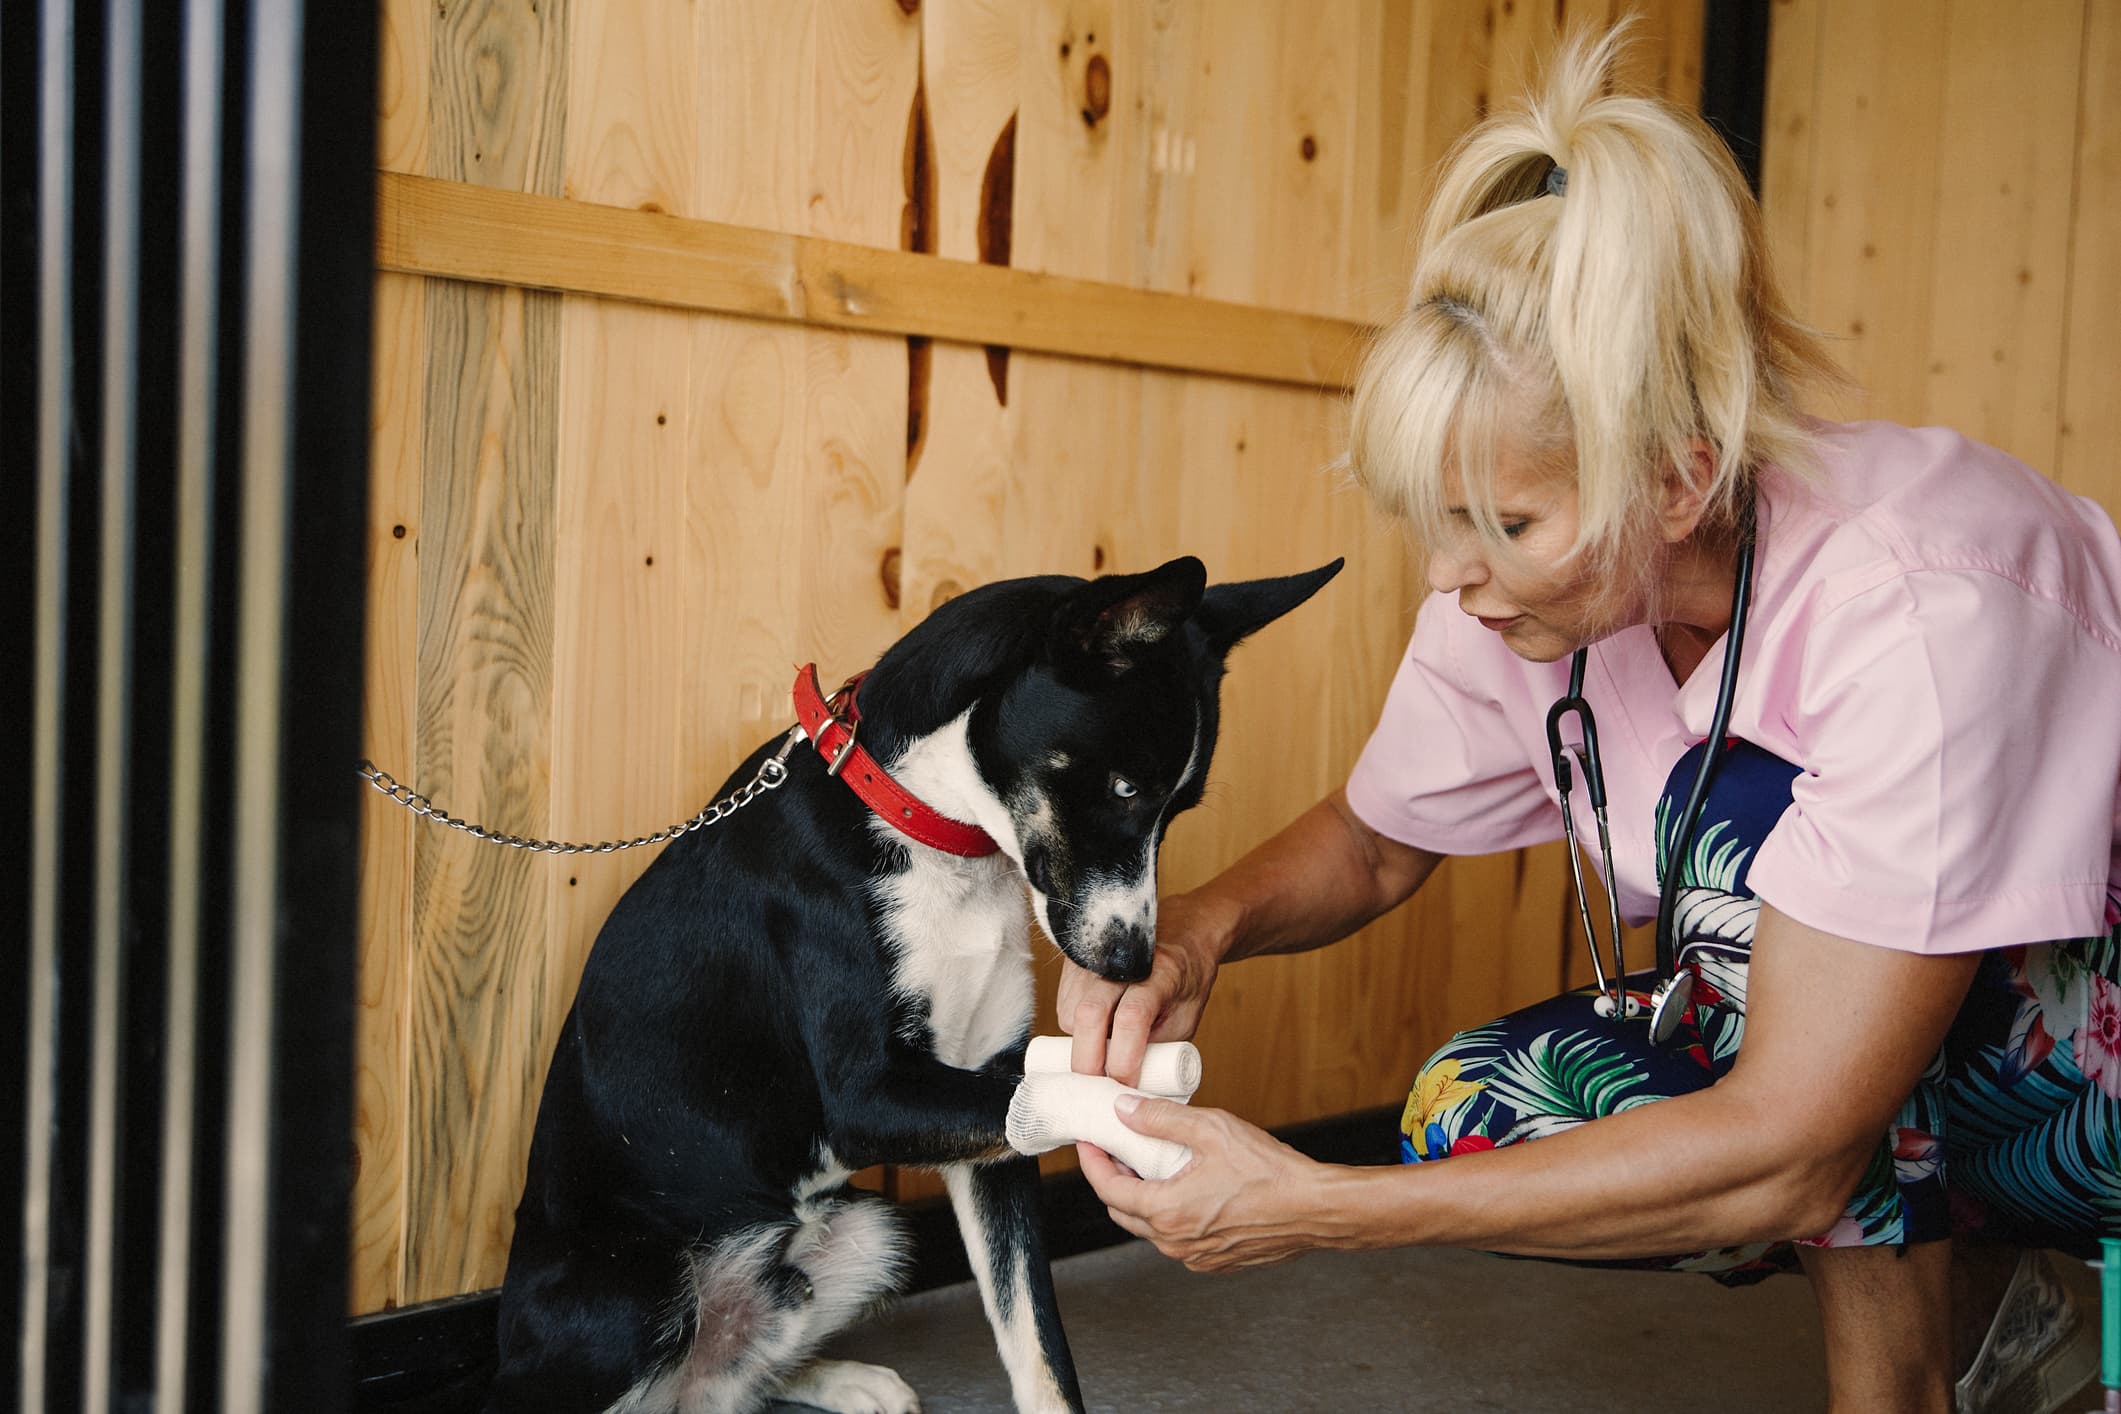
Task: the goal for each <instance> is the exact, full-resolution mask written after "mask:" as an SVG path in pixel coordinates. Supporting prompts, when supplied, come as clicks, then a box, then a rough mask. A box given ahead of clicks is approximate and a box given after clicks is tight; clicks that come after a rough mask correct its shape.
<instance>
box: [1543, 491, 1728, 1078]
mask: <svg viewBox="0 0 2121 1414" xmlns="http://www.w3.org/2000/svg"><path fill="white" fill-rule="evenodd" d="M1752 598H1753V532H1752V526H1751V525H1750V524H1748V525H1747V526H1745V528H1744V530H1743V532H1742V539H1741V540H1740V543H1739V549H1738V582H1737V583H1736V584H1735V585H1733V586H1732V588H1731V626H1730V628H1729V630H1728V631H1727V633H1726V634H1725V643H1724V650H1723V678H1722V681H1721V682H1720V683H1718V685H1717V688H1716V710H1715V712H1714V714H1713V716H1712V719H1711V721H1710V724H1709V735H1708V741H1709V745H1708V747H1707V748H1706V749H1705V750H1703V752H1702V753H1701V765H1700V767H1699V768H1698V769H1696V771H1695V772H1694V785H1693V788H1692V789H1691V790H1689V791H1688V792H1687V801H1686V809H1685V811H1684V812H1682V813H1681V815H1680V817H1679V819H1680V826H1679V835H1678V839H1677V841H1676V847H1675V848H1674V849H1673V850H1672V851H1671V852H1670V853H1668V854H1667V855H1666V857H1665V869H1664V879H1663V880H1662V882H1661V884H1660V887H1659V889H1658V894H1657V935H1656V936H1657V985H1656V986H1655V988H1654V989H1652V991H1651V992H1650V1005H1649V1016H1650V1040H1651V1042H1652V1043H1654V1044H1656V1045H1660V1046H1661V1045H1663V1044H1664V1043H1665V1042H1666V1041H1668V1040H1670V1039H1671V1036H1672V1033H1673V1032H1674V1031H1676V1030H1678V1029H1679V1021H1680V1018H1681V1017H1683V1016H1685V1015H1686V1009H1687V1004H1688V1003H1689V1002H1691V1001H1692V1000H1693V998H1694V974H1693V973H1692V972H1682V971H1680V970H1679V960H1678V949H1677V944H1676V939H1675V938H1674V937H1673V931H1674V929H1673V914H1674V913H1675V912H1676V911H1677V909H1678V904H1679V876H1680V873H1681V864H1682V862H1683V861H1684V860H1685V859H1686V857H1687V855H1688V854H1689V853H1690V852H1691V851H1692V850H1693V847H1694V831H1695V830H1696V829H1697V828H1698V827H1699V826H1700V824H1701V812H1702V808H1703V806H1704V805H1705V804H1706V803H1707V800H1708V794H1709V783H1710V781H1711V780H1712V779H1713V778H1714V776H1715V774H1716V767H1717V765H1718V763H1719V762H1720V761H1721V759H1722V757H1723V752H1722V751H1721V750H1719V749H1718V747H1717V743H1720V742H1721V741H1722V740H1723V734H1724V732H1725V730H1726V729H1727V728H1728V727H1729V726H1730V722H1731V698H1732V695H1733V693H1734V692H1735V690H1736V688H1737V686H1738V655H1739V652H1740V651H1741V650H1742V649H1743V648H1744V647H1745V615H1746V610H1747V608H1749V607H1750V606H1751V604H1752ZM1589 661H1590V650H1589V649H1587V648H1579V649H1577V650H1576V656H1575V657H1574V658H1573V659H1571V660H1570V663H1569V690H1568V694H1567V695H1566V696H1564V697H1562V698H1561V699H1560V700H1559V701H1557V702H1555V704H1554V705H1553V706H1552V707H1550V708H1548V709H1547V747H1548V749H1549V750H1551V751H1552V752H1553V753H1554V784H1555V786H1556V788H1557V789H1558V790H1559V792H1560V794H1561V824H1562V829H1563V831H1564V832H1565V833H1566V834H1567V836H1568V842H1569V874H1570V876H1571V877H1572V878H1573V879H1574V880H1575V883H1576V911H1577V914H1578V915H1579V916H1580V917H1581V918H1582V919H1583V936H1584V941H1585V943H1587V944H1588V945H1589V947H1590V949H1591V970H1592V971H1593V972H1595V973H1596V974H1597V977H1598V999H1597V1001H1596V1002H1595V1003H1593V1005H1594V1007H1595V1008H1596V1010H1597V1012H1598V1014H1599V1015H1600V1016H1607V1017H1620V1018H1633V1017H1636V1016H1640V1015H1641V1014H1642V1010H1643V1008H1642V1003H1641V1002H1639V1001H1637V1000H1635V999H1634V998H1633V997H1630V996H1629V995H1628V994H1627V975H1628V968H1627V958H1626V955H1625V953H1624V952H1623V951H1622V948H1621V941H1620V904H1619V902H1618V891H1617V890H1616V889H1615V888H1614V884H1613V837H1612V833H1611V831H1610V830H1609V829H1608V828H1607V825H1606V810H1605V769H1604V767H1603V766H1602V765H1601V764H1600V762H1599V758H1598V722H1597V720H1596V719H1595V718H1594V717H1592V715H1591V704H1590V703H1589V702H1586V701H1585V700H1584V696H1583V674H1584V668H1585V666H1586V665H1587V664H1588V662H1589ZM1571 713H1573V714H1574V715H1575V717H1576V720H1577V722H1578V724H1579V725H1580V726H1581V727H1582V729H1583V744H1582V745H1581V746H1580V747H1567V746H1564V745H1562V741H1561V722H1562V718H1564V717H1567V716H1569V715H1570V714H1571ZM1572 754H1573V755H1574V756H1575V757H1576V758H1577V760H1578V762H1579V763H1580V764H1581V766H1582V769H1583V783H1584V789H1585V790H1587V791H1589V792H1590V795H1591V813H1592V815H1594V816H1595V817H1596V818H1597V820H1598V858H1599V873H1600V877H1601V878H1602V879H1603V880H1604V882H1605V886H1606V894H1605V898H1606V924H1607V928H1608V930H1609V934H1610V936H1611V938H1612V945H1613V976H1612V979H1611V982H1610V992H1609V991H1608V985H1609V984H1608V981H1607V978H1606V972H1605V966H1604V964H1603V962H1602V961H1601V960H1600V959H1599V956H1598V934H1597V931H1596V930H1595V929H1594V928H1592V926H1591V904H1590V899H1589V897H1588V896H1587V895H1586V894H1585V893H1584V888H1583V854H1582V851H1581V850H1580V849H1578V848H1577V845H1576V817H1575V815H1574V814H1573V813H1572V812H1571V811H1570V809H1569V791H1570V789H1571V787H1572V786H1573V785H1574V783H1575V782H1574V777H1575V769H1574V767H1572V765H1571V764H1570V760H1569V758H1570V756H1571V755H1572Z"/></svg>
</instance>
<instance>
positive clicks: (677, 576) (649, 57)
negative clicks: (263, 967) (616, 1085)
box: [494, 0, 713, 1172]
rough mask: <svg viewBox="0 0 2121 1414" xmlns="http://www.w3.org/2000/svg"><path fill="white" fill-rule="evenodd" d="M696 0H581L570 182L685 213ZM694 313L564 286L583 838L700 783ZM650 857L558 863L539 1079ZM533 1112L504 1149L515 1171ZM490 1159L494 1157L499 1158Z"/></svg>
mask: <svg viewBox="0 0 2121 1414" xmlns="http://www.w3.org/2000/svg"><path fill="white" fill-rule="evenodd" d="M692 25H693V11H692V8H691V7H690V6H689V5H687V4H686V3H684V0H639V2H638V3H634V4H630V5H626V6H591V7H584V8H582V9H580V10H578V11H577V12H576V14H575V16H574V27H573V30H572V32H571V34H570V36H569V43H568V61H569V72H568V115H567V141H566V144H565V159H564V165H563V171H562V185H563V187H564V189H565V190H567V191H569V192H570V193H573V194H574V195H575V196H576V197H578V198H580V199H584V200H594V201H606V202H611V203H613V204H615V205H624V206H630V207H635V208H638V209H643V210H665V211H683V210H688V209H691V207H692V205H693V202H694V195H693V191H694V185H695V183H696V181H697V177H698V171H699V160H698V154H697V150H696V144H697V141H698V126H699V125H698V122H697V117H696V94H697V90H696V87H695V85H694V83H693V72H692V47H691V43H690V41H691V37H692ZM691 344H692V328H691V321H690V320H689V319H687V318H686V317H685V316H683V315H681V314H679V313H677V312H676V311H673V310H668V309H660V308H655V307H652V306H645V305H638V304H628V303H621V302H616V301H611V300H599V299H587V298H577V297H569V298H566V299H564V300H562V302H561V308H560V363H561V373H560V379H559V387H558V390H557V392H558V396H559V399H560V407H559V432H558V437H559V445H558V453H557V455H558V462H557V469H556V473H555V480H556V487H555V496H556V507H555V514H554V525H555V536H554V547H553V551H554V567H555V575H556V578H555V584H554V596H553V597H554V608H555V622H554V630H553V657H554V661H555V662H556V663H562V664H567V665H569V669H568V671H566V672H563V673H559V674H556V676H555V678H554V683H553V735H552V806H551V813H552V818H553V819H554V820H555V821H564V822H565V823H566V828H567V829H568V830H569V831H578V832H580V833H581V834H582V835H585V836H587V837H589V838H592V839H599V840H601V839H625V838H631V837H634V836H637V835H640V834H643V833H646V832H648V831H650V830H654V829H659V828H661V827H662V826H663V825H666V824H669V823H671V822H673V821H676V820H680V819H684V818H686V817H688V816H690V815H691V814H693V813H694V812H695V811H697V810H698V809H699V808H700V807H701V805H703V804H704V803H705V802H706V800H707V799H708V798H709V796H708V792H709V790H710V788H711V787H712V785H713V782H712V781H711V780H699V779H686V778H684V777H682V776H680V775H679V774H677V773H676V772H674V771H672V770H671V759H672V756H673V754H674V753H675V751H676V748H677V744H678V735H679V727H678V720H677V718H678V713H679V712H680V711H681V710H682V706H683V701H684V699H683V696H682V692H681V687H680V683H679V669H680V664H681V663H682V662H683V661H684V652H683V649H684V643H685V638H686V634H687V631H688V630H689V629H690V628H691V626H692V623H693V620H694V618H695V616H696V614H697V612H698V609H697V606H696V605H695V604H694V602H693V601H691V600H690V599H688V598H687V597H685V596H684V595H683V594H681V593H679V592H677V589H678V586H680V585H681V584H682V583H683V582H684V579H685V567H684V565H683V563H682V560H683V556H684V553H685V549H686V537H685V535H684V533H683V512H684V475H685V454H686V447H687V445H688V442H689V439H690V430H691V427H690V425H691V417H692V411H693V404H692V400H691V398H690V396H689V392H690V379H691V359H690V355H691ZM658 852H659V851H658V850H656V849H642V850H634V851H629V852H626V853H623V854H610V855H601V856H599V855H589V856H582V857H578V858H574V859H570V860H565V861H553V862H551V863H550V864H549V865H548V866H547V867H546V868H545V869H544V870H543V871H542V872H543V874H544V884H545V887H546V889H547V895H548V903H547V910H548V912H547V919H548V927H549V929H550V933H549V937H548V942H547V947H546V952H545V956H544V959H543V966H544V969H545V972H546V976H547V982H546V985H545V986H544V987H543V989H542V995H543V1001H544V1014H543V1016H542V1017H541V1018H540V1019H539V1023H538V1028H537V1033H536V1035H535V1036H534V1037H533V1038H532V1039H533V1044H534V1046H535V1047H536V1049H535V1050H534V1051H533V1053H532V1054H531V1055H530V1056H529V1057H527V1063H528V1065H529V1066H530V1068H531V1069H532V1070H533V1072H534V1073H535V1075H536V1076H537V1077H538V1079H537V1082H536V1084H535V1085H534V1086H533V1090H532V1093H533V1095H535V1094H536V1093H537V1092H538V1091H539V1090H542V1088H543V1083H544V1081H543V1077H544V1074H545V1070H546V1067H547V1065H548V1064H549V1052H550V1049H551V1039H552V1037H554V1036H555V1035H557V1034H558V1033H559V1029H560V1026H561V1024H562V1022H563V1020H564V1018H565V1015H566V1011H567V1008H568V1006H569V1005H570V1004H571V1002H572V1000H573V997H574V993H575V989H576V982H577V979H578V978H579V977H580V976H581V972H582V967H583V964H584V963H585V962H586V961H587V959H588V956H589V949H590V946H591V944H592V943H594V941H595V940H596V935H597V931H598V929H600V928H601V927H602V926H603V922H604V919H605V917H606V915H608V914H609V913H610V911H611V907H612V905H613V904H615V903H617V902H618V899H619V896H620V895H621V894H622V893H624V892H625V890H626V888H627V886H628V885H630V884H631V883H632V882H633V881H634V879H635V878H637V877H639V875H640V872H641V871H642V870H643V869H645V868H646V867H647V866H648V865H649V863H650V862H651V861H652V860H653V859H654V858H655V856H656V854H657V853H658ZM533 1115H534V1112H533V1111H526V1112H525V1113H524V1114H523V1115H522V1116H521V1118H520V1121H519V1124H518V1126H517V1134H518V1147H517V1148H516V1149H515V1150H514V1151H513V1152H511V1153H509V1154H507V1155H506V1156H505V1158H506V1160H507V1164H508V1167H509V1168H510V1169H511V1170H513V1171H515V1172H521V1167H522V1164H523V1161H524V1159H525V1158H526V1156H527V1152H528V1136H529V1133H530V1126H531V1121H532V1118H533ZM494 1157H495V1159H496V1160H497V1161H499V1160H500V1159H502V1158H503V1157H504V1156H502V1155H498V1154H497V1155H495V1156H494Z"/></svg>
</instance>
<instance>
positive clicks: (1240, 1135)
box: [1076, 1099, 1345, 1272]
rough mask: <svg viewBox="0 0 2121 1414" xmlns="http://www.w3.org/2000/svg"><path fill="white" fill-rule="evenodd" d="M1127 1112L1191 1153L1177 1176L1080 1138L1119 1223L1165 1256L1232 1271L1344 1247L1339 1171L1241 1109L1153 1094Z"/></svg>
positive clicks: (1128, 1118)
mask: <svg viewBox="0 0 2121 1414" xmlns="http://www.w3.org/2000/svg"><path fill="white" fill-rule="evenodd" d="M1121 1104H1122V1106H1124V1104H1125V1101H1124V1100H1122V1102H1121ZM1119 1113H1120V1120H1121V1122H1122V1123H1124V1124H1125V1125H1126V1126H1127V1127H1128V1128H1129V1129H1134V1130H1138V1131H1139V1132H1141V1133H1143V1134H1152V1135H1155V1136H1156V1137H1158V1138H1161V1139H1171V1140H1175V1141H1177V1142H1178V1143H1181V1144H1184V1145H1185V1146H1187V1147H1188V1148H1190V1149H1191V1150H1192V1151H1193V1160H1192V1162H1191V1163H1189V1164H1187V1165H1186V1166H1185V1167H1184V1168H1182V1169H1180V1170H1179V1171H1178V1173H1177V1175H1176V1176H1175V1177H1172V1178H1168V1179H1165V1180H1164V1181H1162V1182H1161V1183H1151V1182H1149V1181H1147V1180H1145V1179H1140V1178H1136V1177H1134V1176H1133V1175H1132V1174H1130V1173H1128V1172H1127V1171H1126V1170H1125V1169H1122V1168H1121V1167H1120V1166H1119V1165H1118V1164H1116V1163H1114V1162H1113V1161H1112V1157H1111V1156H1110V1155H1109V1154H1107V1153H1105V1151H1104V1150H1102V1149H1099V1148H1098V1147H1096V1146H1095V1145H1092V1144H1078V1145H1076V1153H1077V1155H1078V1157H1080V1158H1081V1160H1082V1165H1083V1176H1084V1177H1085V1178H1087V1179H1089V1180H1090V1186H1091V1187H1092V1188H1094V1189H1096V1190H1097V1196H1098V1197H1099V1198H1101V1199H1103V1200H1104V1203H1105V1206H1106V1208H1107V1210H1108V1211H1110V1212H1111V1214H1112V1220H1113V1221H1114V1222H1116V1223H1118V1224H1119V1225H1120V1226H1121V1227H1123V1228H1125V1229H1126V1230H1127V1231H1128V1232H1131V1233H1133V1234H1134V1235H1135V1236H1136V1237H1145V1238H1147V1239H1149V1241H1151V1242H1153V1243H1155V1244H1156V1249H1157V1250H1158V1251H1159V1252H1161V1253H1163V1254H1164V1255H1165V1256H1166V1257H1174V1258H1176V1259H1177V1260H1179V1261H1181V1262H1184V1263H1185V1264H1186V1265H1187V1266H1188V1267H1190V1268H1192V1269H1193V1270H1194V1271H1196V1272H1223V1271H1234V1270H1236V1269H1237V1268H1239V1267H1262V1266H1266V1265H1268V1264H1270V1263H1273V1262H1282V1261H1286V1260H1288V1259H1289V1258H1291V1257H1294V1256H1296V1255H1297V1254H1298V1253H1301V1252H1308V1251H1311V1250H1312V1249H1314V1248H1318V1247H1329V1246H1336V1245H1339V1243H1340V1240H1341V1239H1342V1237H1343V1236H1344V1235H1345V1234H1344V1233H1343V1232H1342V1231H1341V1229H1342V1228H1343V1226H1344V1225H1343V1224H1342V1223H1340V1222H1338V1221H1337V1220H1335V1219H1334V1218H1333V1217H1332V1215H1331V1209H1332V1205H1331V1203H1330V1202H1329V1201H1327V1193H1326V1191H1325V1190H1326V1189H1327V1187H1328V1185H1329V1184H1330V1182H1331V1178H1332V1175H1333V1174H1334V1173H1335V1170H1333V1169H1331V1168H1329V1167H1327V1166H1326V1165H1323V1164H1318V1163H1314V1162H1312V1161H1311V1160H1310V1159H1307V1158H1305V1157H1304V1156H1303V1155H1301V1154H1299V1153H1297V1152H1296V1151H1295V1150H1294V1149H1291V1148H1290V1147H1289V1146H1288V1145H1286V1144H1283V1143H1281V1142H1279V1141H1278V1140H1276V1139H1275V1138H1274V1137H1273V1136H1272V1135H1269V1134H1267V1133H1265V1132H1264V1131H1262V1130H1259V1129H1255V1128H1253V1127H1252V1126H1251V1125H1249V1124H1246V1123H1245V1122H1244V1121H1243V1120H1241V1119H1239V1118H1237V1117H1236V1116H1235V1115H1232V1114H1229V1113H1227V1112H1225V1111H1223V1110H1196V1109H1191V1108H1189V1107H1187V1106H1185V1105H1181V1104H1176V1103H1174V1102H1172V1101H1170V1100H1153V1099H1152V1100H1142V1101H1139V1102H1138V1103H1137V1104H1136V1105H1135V1106H1134V1108H1133V1109H1132V1110H1131V1111H1129V1110H1127V1109H1126V1108H1124V1107H1122V1108H1121V1109H1120V1111H1119Z"/></svg>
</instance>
